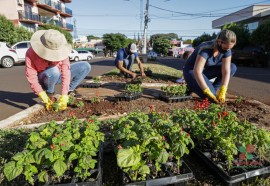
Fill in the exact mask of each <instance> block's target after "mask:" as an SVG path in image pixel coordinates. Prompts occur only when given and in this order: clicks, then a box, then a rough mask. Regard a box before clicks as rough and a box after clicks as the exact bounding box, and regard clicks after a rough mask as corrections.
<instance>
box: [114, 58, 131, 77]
mask: <svg viewBox="0 0 270 186" xmlns="http://www.w3.org/2000/svg"><path fill="white" fill-rule="evenodd" d="M134 61H135V55H134V54H131V55H129V56H128V57H127V58H126V59H124V60H123V67H124V68H125V69H127V70H129V71H130V70H131V69H132V65H133V63H134ZM115 65H116V67H117V68H118V61H117V62H115ZM120 73H123V72H120Z"/></svg>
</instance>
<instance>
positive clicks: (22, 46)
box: [11, 41, 31, 62]
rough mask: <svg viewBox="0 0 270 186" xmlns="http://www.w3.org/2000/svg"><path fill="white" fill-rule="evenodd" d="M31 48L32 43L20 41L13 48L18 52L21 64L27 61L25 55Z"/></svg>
mask: <svg viewBox="0 0 270 186" xmlns="http://www.w3.org/2000/svg"><path fill="white" fill-rule="evenodd" d="M30 47H31V44H30V41H20V42H18V43H15V44H14V45H12V46H11V48H12V49H14V50H16V52H17V55H18V59H19V61H20V62H24V61H25V54H26V52H27V50H28V48H30Z"/></svg>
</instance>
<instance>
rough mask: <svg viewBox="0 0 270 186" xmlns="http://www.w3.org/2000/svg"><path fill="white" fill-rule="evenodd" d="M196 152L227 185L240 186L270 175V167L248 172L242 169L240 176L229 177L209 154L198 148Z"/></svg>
mask: <svg viewBox="0 0 270 186" xmlns="http://www.w3.org/2000/svg"><path fill="white" fill-rule="evenodd" d="M194 152H195V153H196V154H197V155H198V156H199V157H200V158H201V159H202V160H203V161H204V162H205V163H206V164H207V165H208V166H209V167H210V168H211V169H212V170H213V171H214V172H216V173H217V174H218V175H219V177H220V178H221V179H222V180H223V181H224V182H225V183H226V184H227V185H239V184H240V183H241V182H250V181H254V180H255V178H256V177H258V176H260V177H264V176H265V177H266V176H269V175H270V166H265V167H262V168H258V169H253V170H247V169H246V168H241V172H242V173H239V174H236V175H233V176H229V175H228V174H227V173H226V172H225V171H223V170H222V169H221V168H219V167H218V166H217V164H215V163H214V162H213V161H212V160H211V159H210V157H209V156H207V153H204V152H202V151H201V150H199V149H198V148H194Z"/></svg>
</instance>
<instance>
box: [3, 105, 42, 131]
mask: <svg viewBox="0 0 270 186" xmlns="http://www.w3.org/2000/svg"><path fill="white" fill-rule="evenodd" d="M41 109H44V105H42V104H35V105H33V106H31V107H29V108H27V109H25V110H23V111H21V112H18V113H17V114H14V115H13V116H10V117H8V118H7V119H4V120H2V121H0V129H2V128H8V127H10V126H11V125H14V124H16V123H17V122H19V121H21V120H23V119H25V118H27V117H29V116H30V115H31V114H33V112H38V111H40V110H41Z"/></svg>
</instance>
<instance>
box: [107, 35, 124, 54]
mask: <svg viewBox="0 0 270 186" xmlns="http://www.w3.org/2000/svg"><path fill="white" fill-rule="evenodd" d="M103 44H104V45H105V47H106V50H110V52H111V54H112V53H113V52H115V51H117V50H119V49H120V48H123V47H126V46H127V45H128V43H127V37H126V36H125V35H124V34H120V33H116V34H115V33H110V34H104V35H103Z"/></svg>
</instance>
